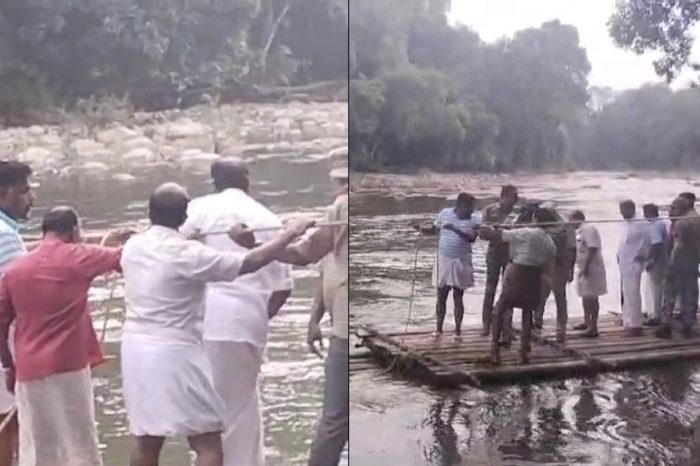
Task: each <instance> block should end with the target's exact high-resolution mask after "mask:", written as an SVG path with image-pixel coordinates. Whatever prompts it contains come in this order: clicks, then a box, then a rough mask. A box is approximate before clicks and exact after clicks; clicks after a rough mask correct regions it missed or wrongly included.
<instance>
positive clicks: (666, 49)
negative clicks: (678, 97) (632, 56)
mask: <svg viewBox="0 0 700 466" xmlns="http://www.w3.org/2000/svg"><path fill="white" fill-rule="evenodd" d="M698 21H700V0H623V1H619V2H617V3H616V8H615V12H614V13H613V15H612V16H611V18H610V21H609V22H608V26H609V30H610V35H611V36H612V37H613V40H614V41H615V43H616V44H617V45H619V46H620V47H624V48H627V49H630V50H632V51H634V52H636V53H638V54H641V53H644V52H648V51H655V52H660V53H661V58H659V59H658V60H656V61H655V62H654V68H655V69H656V72H657V74H659V75H660V76H664V77H665V78H666V79H667V80H668V81H671V80H672V79H673V78H674V77H676V76H677V75H678V73H679V72H680V71H681V69H682V68H683V67H684V66H686V65H687V64H688V60H689V58H690V52H691V49H692V47H693V42H694V37H693V35H692V34H691V28H692V27H693V26H694V25H695V24H696V23H697V22H698Z"/></svg>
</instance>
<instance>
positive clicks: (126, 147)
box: [116, 136, 156, 152]
mask: <svg viewBox="0 0 700 466" xmlns="http://www.w3.org/2000/svg"><path fill="white" fill-rule="evenodd" d="M116 147H117V148H118V150H119V151H120V152H128V151H130V150H132V149H150V150H152V151H153V150H155V148H156V143H155V142H153V141H152V140H151V139H150V138H147V137H146V136H137V137H135V138H131V139H127V140H126V141H123V142H121V143H118V144H116Z"/></svg>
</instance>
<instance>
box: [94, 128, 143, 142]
mask: <svg viewBox="0 0 700 466" xmlns="http://www.w3.org/2000/svg"><path fill="white" fill-rule="evenodd" d="M139 136H140V134H139V132H138V131H136V130H133V129H130V128H126V127H124V126H115V127H113V128H108V129H104V130H102V131H99V132H98V133H97V137H96V139H97V140H98V141H99V142H101V143H102V144H105V145H107V146H112V145H115V144H119V143H121V142H122V141H124V140H127V139H132V138H136V137H139Z"/></svg>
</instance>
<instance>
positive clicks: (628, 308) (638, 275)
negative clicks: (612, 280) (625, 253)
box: [620, 263, 644, 328]
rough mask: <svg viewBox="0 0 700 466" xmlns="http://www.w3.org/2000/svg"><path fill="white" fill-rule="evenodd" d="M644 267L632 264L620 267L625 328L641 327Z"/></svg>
mask: <svg viewBox="0 0 700 466" xmlns="http://www.w3.org/2000/svg"><path fill="white" fill-rule="evenodd" d="M643 270H644V265H643V264H640V263H634V264H629V265H625V266H624V267H620V279H621V280H622V323H623V325H624V327H625V328H641V327H642V321H643V316H642V290H641V288H642V272H643Z"/></svg>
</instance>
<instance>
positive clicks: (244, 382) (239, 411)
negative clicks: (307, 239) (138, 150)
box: [180, 188, 293, 466]
mask: <svg viewBox="0 0 700 466" xmlns="http://www.w3.org/2000/svg"><path fill="white" fill-rule="evenodd" d="M239 223H243V224H245V225H247V226H248V227H250V228H258V227H274V226H281V225H282V223H281V222H280V220H279V219H278V217H277V216H276V215H275V214H274V213H272V212H271V211H270V210H269V209H267V208H266V207H265V206H263V205H262V204H260V203H259V202H257V201H256V200H255V199H253V198H252V197H250V196H249V195H248V194H247V193H245V192H244V191H242V190H240V189H236V188H229V189H226V190H224V191H222V192H220V193H216V194H211V195H208V196H204V197H201V198H198V199H194V200H193V201H191V202H190V204H189V206H188V211H187V222H186V223H185V225H183V226H182V228H181V229H180V231H181V232H182V233H183V234H184V235H189V234H192V233H194V232H195V230H199V231H201V232H207V231H221V230H226V229H227V228H228V227H230V226H231V225H235V224H239ZM274 234H275V232H273V231H268V232H257V233H256V234H255V236H256V239H257V241H258V242H265V241H268V240H269V239H271V238H272V237H273V236H274ZM203 241H204V244H206V245H208V246H211V247H213V248H215V249H218V250H223V251H241V252H244V251H245V250H244V249H243V248H242V247H241V246H239V245H237V244H235V243H234V242H233V241H231V240H230V239H229V238H228V236H227V235H209V236H206V237H205V238H204V240H203ZM292 287H293V280H292V277H291V266H289V265H286V264H282V263H279V262H273V263H271V264H269V265H267V266H265V267H263V268H261V269H260V270H258V271H257V272H255V273H252V274H248V275H244V276H242V277H240V278H239V279H237V280H235V281H233V282H226V283H223V282H222V283H212V284H210V285H209V286H208V291H207V299H206V313H205V318H204V347H205V350H206V354H207V356H208V358H209V363H210V364H211V367H212V370H213V376H214V386H215V389H216V391H217V393H218V394H219V396H220V398H221V399H222V401H223V404H224V410H223V411H222V412H223V417H224V424H225V432H224V434H223V436H222V440H223V451H224V466H263V465H264V464H265V460H264V450H263V440H264V436H263V427H262V415H261V411H260V397H259V392H258V378H259V373H260V369H261V366H262V363H263V352H264V348H265V345H266V344H267V335H268V327H269V316H268V302H269V300H270V297H271V295H272V293H273V292H275V291H282V290H290V289H291V288H292Z"/></svg>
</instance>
